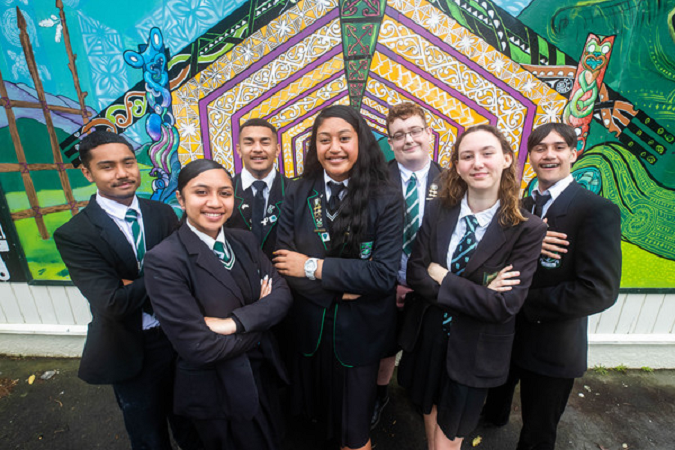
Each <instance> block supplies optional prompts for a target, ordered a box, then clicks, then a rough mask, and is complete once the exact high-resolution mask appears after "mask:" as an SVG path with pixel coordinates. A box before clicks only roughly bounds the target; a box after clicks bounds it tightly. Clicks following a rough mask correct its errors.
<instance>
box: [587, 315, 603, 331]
mask: <svg viewBox="0 0 675 450" xmlns="http://www.w3.org/2000/svg"><path fill="white" fill-rule="evenodd" d="M600 315H601V313H598V314H593V315H592V316H588V334H593V333H596V331H595V330H596V329H597V328H598V323H600Z"/></svg>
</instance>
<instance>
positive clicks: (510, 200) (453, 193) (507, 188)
mask: <svg viewBox="0 0 675 450" xmlns="http://www.w3.org/2000/svg"><path fill="white" fill-rule="evenodd" d="M477 131H485V132H487V133H490V134H492V135H493V136H494V137H496V138H497V140H498V141H499V144H500V145H501V147H502V152H503V153H504V155H511V165H510V166H509V167H507V168H506V169H504V171H503V172H502V179H501V181H500V182H499V201H500V202H501V212H500V214H499V224H500V225H501V226H503V227H508V226H514V225H518V224H519V223H520V222H525V221H526V220H527V219H526V218H525V217H524V216H523V214H522V213H521V212H520V199H519V193H520V186H519V183H518V179H517V178H516V156H515V154H514V152H513V148H511V145H510V144H509V141H507V140H506V137H504V135H503V134H502V132H501V131H499V130H498V129H497V128H496V127H493V126H492V125H487V124H482V125H476V126H474V127H471V128H468V129H467V130H466V131H464V133H462V134H461V135H460V136H459V139H457V142H455V145H454V146H453V148H452V156H451V157H450V162H451V163H452V167H450V169H448V170H444V171H443V175H442V176H441V189H440V191H439V198H440V199H441V201H442V202H443V204H444V205H445V206H447V207H448V208H452V207H453V206H455V205H457V204H459V203H460V202H461V201H462V197H464V194H465V193H466V190H467V185H466V182H465V181H464V180H463V179H462V177H460V176H459V174H458V173H457V169H456V165H457V161H458V160H459V146H460V145H461V144H462V141H463V140H464V137H465V136H468V135H469V134H471V133H475V132H477Z"/></svg>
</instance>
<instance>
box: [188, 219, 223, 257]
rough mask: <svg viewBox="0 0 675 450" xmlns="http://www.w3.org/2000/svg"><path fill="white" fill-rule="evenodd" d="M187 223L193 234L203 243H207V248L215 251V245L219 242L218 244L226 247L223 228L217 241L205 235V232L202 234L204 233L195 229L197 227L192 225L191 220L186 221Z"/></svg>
mask: <svg viewBox="0 0 675 450" xmlns="http://www.w3.org/2000/svg"><path fill="white" fill-rule="evenodd" d="M185 222H186V223H187V226H188V227H189V228H190V229H191V230H192V232H193V233H194V234H196V235H197V237H198V238H199V239H200V240H201V241H202V242H203V243H205V244H206V246H207V247H208V248H210V249H211V250H213V245H214V244H215V243H216V241H218V242H220V243H222V244H223V245H225V234H224V233H223V229H222V228H221V229H220V231H219V232H218V236H217V237H216V238H215V239H213V238H212V237H211V236H209V235H208V234H206V233H204V232H202V231H199V230H198V229H197V228H195V227H194V226H193V225H192V224H191V223H190V219H186V220H185Z"/></svg>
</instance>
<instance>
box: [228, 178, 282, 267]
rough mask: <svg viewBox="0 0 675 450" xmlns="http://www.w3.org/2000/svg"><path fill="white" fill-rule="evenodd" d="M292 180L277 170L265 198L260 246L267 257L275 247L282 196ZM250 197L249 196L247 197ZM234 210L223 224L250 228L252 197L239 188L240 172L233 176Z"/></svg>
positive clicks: (241, 228)
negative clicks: (265, 206) (267, 196)
mask: <svg viewBox="0 0 675 450" xmlns="http://www.w3.org/2000/svg"><path fill="white" fill-rule="evenodd" d="M291 183H292V180H290V179H288V178H286V177H284V176H283V175H282V174H280V173H278V172H277V175H276V176H275V177H274V181H273V182H272V189H270V195H269V199H268V200H267V211H265V214H264V215H263V217H264V219H263V220H264V223H263V241H262V242H261V243H260V248H262V250H263V252H265V255H267V257H268V258H269V259H272V258H273V257H274V255H273V254H272V253H273V252H274V250H276V248H277V226H276V225H277V223H278V222H279V216H280V215H281V206H282V204H283V202H284V196H285V194H286V191H287V190H288V188H289V186H290V185H291ZM249 197H250V198H249ZM234 206H235V208H234V211H233V212H232V216H231V217H230V218H229V219H228V220H227V223H226V224H225V225H226V226H227V227H228V228H238V229H240V230H249V231H250V230H251V216H252V210H253V197H252V196H250V194H245V193H244V190H243V189H242V188H241V173H238V174H237V175H235V177H234Z"/></svg>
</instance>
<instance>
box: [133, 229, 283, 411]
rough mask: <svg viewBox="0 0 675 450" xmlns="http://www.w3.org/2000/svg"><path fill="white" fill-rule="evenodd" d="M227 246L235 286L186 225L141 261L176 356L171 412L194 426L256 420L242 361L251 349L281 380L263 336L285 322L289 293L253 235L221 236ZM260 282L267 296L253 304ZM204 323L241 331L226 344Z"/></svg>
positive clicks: (272, 348) (250, 379)
mask: <svg viewBox="0 0 675 450" xmlns="http://www.w3.org/2000/svg"><path fill="white" fill-rule="evenodd" d="M225 238H226V239H227V241H228V242H229V243H230V245H231V247H232V251H233V253H234V255H235V258H236V263H235V264H240V265H241V268H242V272H244V273H245V276H246V279H245V280H240V283H237V282H236V281H235V279H234V278H233V275H232V273H231V272H230V271H229V270H227V269H225V267H223V265H222V263H221V261H220V260H219V259H218V257H217V256H216V255H215V254H214V253H213V250H212V249H210V248H208V247H207V245H206V244H205V243H204V242H203V241H202V240H201V239H199V237H198V236H197V235H196V234H195V233H194V232H193V231H192V230H190V228H189V227H188V226H187V224H183V225H182V226H181V227H180V228H179V230H178V231H177V232H176V233H174V234H172V235H171V236H169V238H167V239H166V240H165V241H164V242H162V243H161V244H160V245H158V246H157V247H155V248H154V249H153V250H152V251H150V252H148V254H147V255H146V258H145V259H146V263H145V271H146V284H147V288H148V294H149V295H150V299H151V301H152V306H153V308H154V310H155V314H156V316H157V318H158V319H159V322H160V323H161V325H162V329H163V330H164V332H165V333H166V335H167V337H168V338H169V340H170V341H171V343H172V345H173V347H174V348H175V349H176V351H177V352H178V356H179V359H178V363H177V367H176V381H175V393H174V410H175V412H176V413H177V414H181V415H185V416H188V417H193V418H198V419H209V418H240V419H241V418H243V419H250V418H251V417H253V416H254V415H255V413H256V411H257V409H258V407H259V397H258V391H257V388H256V384H255V378H254V376H253V370H252V367H251V362H250V360H249V355H248V354H247V352H248V351H249V350H251V349H254V348H256V347H259V348H260V349H261V350H262V352H263V354H264V356H265V358H266V359H267V360H268V361H269V362H270V363H271V364H272V366H273V367H274V368H275V369H276V371H277V373H278V374H279V376H280V377H281V378H282V379H284V380H287V377H286V372H285V368H284V366H283V364H282V363H281V361H280V360H279V356H278V349H277V348H276V342H275V341H274V338H273V337H272V335H271V333H270V332H269V331H268V330H269V329H270V327H272V326H273V325H274V324H276V323H278V322H279V321H281V319H282V318H283V317H284V316H285V315H286V312H287V311H288V308H289V307H290V305H291V301H292V297H291V293H290V290H289V289H288V286H287V285H286V282H285V281H284V279H283V278H282V277H281V276H279V274H278V273H277V271H276V270H275V269H274V266H273V265H272V263H271V262H270V261H269V259H268V258H267V257H266V256H265V254H264V253H263V252H262V250H260V248H259V246H258V244H257V242H256V239H255V237H254V236H253V235H252V234H251V233H249V232H246V231H243V230H232V229H227V228H226V229H225ZM266 275H267V276H269V277H271V278H272V292H271V294H269V295H267V296H265V297H263V298H262V299H259V297H260V280H261V279H262V278H263V277H265V276H266ZM242 285H244V286H245V288H243V289H242V288H241V286H242ZM207 316H208V317H219V318H227V317H231V316H234V317H236V318H237V320H238V321H239V322H240V323H241V324H242V325H243V327H244V331H243V332H237V333H236V334H232V335H228V336H224V335H221V334H218V333H214V332H213V331H211V330H210V329H209V328H208V327H207V326H206V322H205V321H204V317H207Z"/></svg>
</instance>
